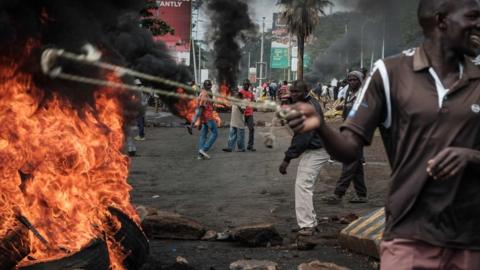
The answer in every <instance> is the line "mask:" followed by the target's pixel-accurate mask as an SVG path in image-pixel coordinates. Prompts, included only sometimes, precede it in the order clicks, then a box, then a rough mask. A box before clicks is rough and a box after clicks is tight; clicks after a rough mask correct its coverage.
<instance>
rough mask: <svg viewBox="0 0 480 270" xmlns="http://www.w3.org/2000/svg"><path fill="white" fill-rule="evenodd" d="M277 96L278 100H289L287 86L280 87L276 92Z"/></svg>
mask: <svg viewBox="0 0 480 270" xmlns="http://www.w3.org/2000/svg"><path fill="white" fill-rule="evenodd" d="M278 96H279V97H280V99H289V98H290V89H288V85H282V86H281V87H280V90H279V91H278Z"/></svg>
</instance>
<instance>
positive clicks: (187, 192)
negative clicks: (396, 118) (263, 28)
mask: <svg viewBox="0 0 480 270" xmlns="http://www.w3.org/2000/svg"><path fill="white" fill-rule="evenodd" d="M255 117H256V120H261V121H262V120H263V121H270V120H271V118H272V113H261V112H257V113H256V115H255ZM222 119H224V120H225V122H226V123H228V122H229V121H228V119H229V114H222ZM149 121H150V122H151V121H156V122H158V121H160V122H162V121H163V122H169V123H170V124H171V123H174V126H175V125H176V124H175V123H178V124H180V123H182V120H180V119H177V118H175V117H162V118H155V117H149ZM267 130H268V128H265V127H257V128H256V148H257V151H256V152H246V153H237V152H234V153H224V152H223V151H221V149H222V148H223V147H225V145H226V142H227V136H228V128H220V129H219V137H218V140H217V142H216V144H215V146H214V147H213V149H212V150H211V151H210V154H211V156H212V159H211V160H197V159H196V155H197V154H196V153H197V141H198V133H199V132H198V130H195V131H194V135H193V136H192V135H189V134H188V133H187V132H186V130H185V129H184V128H174V127H171V128H147V129H146V138H147V140H146V141H142V142H138V143H137V154H138V155H139V156H138V157H135V158H133V159H132V163H131V170H130V176H129V181H130V183H131V185H132V186H133V191H132V193H131V196H132V200H133V202H134V203H135V204H142V205H147V206H152V207H156V208H158V209H163V210H167V211H173V212H178V213H180V214H182V215H185V216H188V217H191V218H194V219H197V220H198V221H200V222H201V223H203V224H205V225H206V226H207V227H208V228H212V229H214V230H216V231H223V230H225V229H228V228H231V227H235V226H240V225H248V224H256V223H273V224H275V226H276V228H277V229H278V230H279V232H280V233H281V234H282V236H284V237H285V238H286V239H287V240H286V242H287V244H288V241H291V239H293V238H294V237H293V236H292V235H293V233H292V232H291V230H292V229H293V228H295V227H296V221H295V211H294V192H293V191H294V190H293V188H294V180H295V175H296V167H297V165H298V160H295V161H293V162H292V163H291V165H290V167H289V171H288V174H287V175H286V176H282V175H280V173H279V172H278V166H279V165H280V163H281V161H282V159H283V152H284V151H285V150H286V149H287V148H288V145H289V142H290V139H291V135H290V133H289V132H288V131H287V130H286V129H285V128H282V129H277V130H276V132H275V135H276V143H275V147H274V148H273V149H268V148H266V147H265V146H264V145H263V138H262V136H261V135H260V133H261V132H266V131H267ZM365 152H366V153H365V156H366V160H367V164H366V166H365V171H366V182H367V186H368V189H369V199H370V201H369V203H367V204H350V203H348V202H347V201H345V202H344V203H342V204H340V205H336V206H332V205H326V204H325V203H323V202H322V201H321V200H320V198H321V197H322V196H325V195H329V194H331V193H332V192H333V188H334V186H335V182H336V180H337V179H338V177H339V175H340V170H341V165H340V164H339V163H332V164H329V165H326V166H325V169H324V170H323V171H322V172H321V175H320V177H319V179H318V183H317V186H316V192H315V198H314V199H315V202H314V203H315V208H316V212H317V216H318V217H319V218H323V217H330V218H331V217H333V216H336V217H343V216H346V215H348V214H350V213H354V214H357V215H362V214H364V213H367V212H369V211H371V210H373V209H377V208H379V207H381V206H382V205H383V201H384V199H385V197H386V191H387V188H388V183H389V182H388V177H389V174H390V169H389V167H388V164H387V160H386V156H385V153H384V151H383V146H382V143H381V141H380V139H379V136H376V138H375V141H374V144H373V146H372V147H370V148H367V149H366V151H365ZM339 226H344V225H339V224H334V225H332V228H333V229H334V230H338V229H339ZM151 247H152V250H151V251H152V252H151V254H152V256H151V258H150V262H149V264H148V265H147V267H146V268H148V269H163V268H162V267H163V266H166V265H170V264H172V263H173V262H174V260H175V258H176V257H177V256H182V257H185V258H186V259H187V260H188V261H189V262H190V265H192V266H194V267H195V268H196V269H228V265H229V264H230V263H231V262H233V261H235V260H238V259H243V258H251V259H268V260H272V261H275V262H277V263H279V265H280V266H281V269H296V267H297V266H298V265H299V264H300V263H302V262H308V261H312V260H316V259H318V260H320V261H324V262H334V263H336V264H338V265H341V266H345V267H348V268H350V269H374V268H373V266H372V260H371V259H369V258H366V257H364V256H359V255H354V254H351V253H350V252H348V251H347V250H344V249H342V248H340V247H339V246H338V245H337V244H336V243H331V242H329V243H326V244H325V245H319V246H317V247H316V248H315V249H314V250H311V251H298V250H295V249H288V248H283V249H275V248H254V249H252V248H246V247H242V246H239V245H238V244H234V243H220V242H200V241H198V242H196V241H194V242H191V241H152V242H151Z"/></svg>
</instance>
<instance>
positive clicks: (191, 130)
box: [185, 125, 193, 135]
mask: <svg viewBox="0 0 480 270" xmlns="http://www.w3.org/2000/svg"><path fill="white" fill-rule="evenodd" d="M185 127H186V128H187V132H188V134H190V135H193V128H192V126H190V125H185Z"/></svg>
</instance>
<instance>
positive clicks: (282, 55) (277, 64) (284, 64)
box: [270, 48, 288, 68]
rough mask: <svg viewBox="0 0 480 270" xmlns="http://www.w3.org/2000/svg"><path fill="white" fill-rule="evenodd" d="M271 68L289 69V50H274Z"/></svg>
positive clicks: (271, 56) (271, 55)
mask: <svg viewBox="0 0 480 270" xmlns="http://www.w3.org/2000/svg"><path fill="white" fill-rule="evenodd" d="M270 68H288V48H272V51H271V54H270Z"/></svg>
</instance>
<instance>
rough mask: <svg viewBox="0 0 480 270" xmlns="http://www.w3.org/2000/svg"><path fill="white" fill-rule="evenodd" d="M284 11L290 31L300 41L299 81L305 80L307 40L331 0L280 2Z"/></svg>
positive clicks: (283, 14)
mask: <svg viewBox="0 0 480 270" xmlns="http://www.w3.org/2000/svg"><path fill="white" fill-rule="evenodd" d="M278 4H279V5H281V6H282V7H283V9H284V11H283V13H282V16H283V17H284V18H285V19H286V21H287V26H288V31H289V32H290V33H292V34H294V35H296V36H297V40H298V68H297V74H298V79H300V80H303V56H304V47H305V39H306V38H307V37H309V36H310V35H311V34H312V32H313V30H314V29H315V27H316V26H317V25H318V24H319V22H320V16H321V15H322V14H323V15H324V14H325V12H324V11H323V9H324V8H326V7H327V6H330V5H332V2H330V1H329V0H279V1H278Z"/></svg>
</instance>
